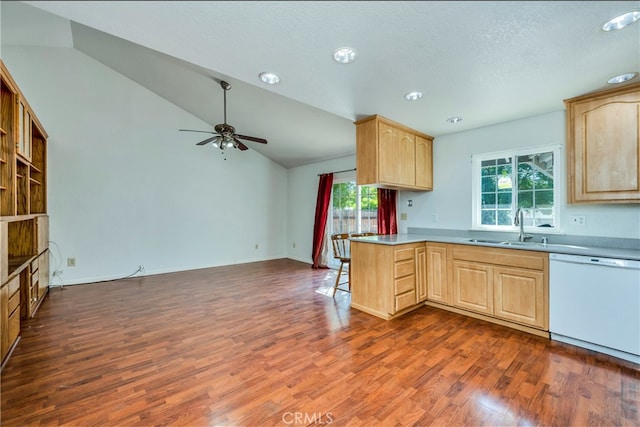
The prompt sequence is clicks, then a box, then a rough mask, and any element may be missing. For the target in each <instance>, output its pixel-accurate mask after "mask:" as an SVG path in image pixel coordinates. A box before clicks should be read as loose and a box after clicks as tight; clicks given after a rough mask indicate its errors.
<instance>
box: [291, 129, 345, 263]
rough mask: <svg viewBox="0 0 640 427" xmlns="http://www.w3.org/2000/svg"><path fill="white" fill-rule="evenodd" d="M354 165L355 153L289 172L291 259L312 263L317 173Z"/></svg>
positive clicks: (343, 168)
mask: <svg viewBox="0 0 640 427" xmlns="http://www.w3.org/2000/svg"><path fill="white" fill-rule="evenodd" d="M354 145H355V141H354ZM355 167H356V156H348V157H342V158H339V159H335V160H328V161H324V162H319V163H313V164H311V165H307V166H300V167H297V168H292V169H289V170H288V171H287V188H288V190H287V193H288V205H287V218H288V221H287V236H288V242H287V245H288V246H287V247H288V249H287V254H288V257H289V258H292V259H295V260H298V261H302V262H307V263H311V262H312V260H311V250H312V241H313V223H314V219H315V213H316V201H317V198H318V182H319V180H320V178H319V177H318V174H322V173H328V172H336V171H341V170H346V169H353V168H355ZM294 244H295V248H294Z"/></svg>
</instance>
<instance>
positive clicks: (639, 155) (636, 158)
mask: <svg viewBox="0 0 640 427" xmlns="http://www.w3.org/2000/svg"><path fill="white" fill-rule="evenodd" d="M564 102H565V105H566V107H567V168H568V170H567V180H568V182H567V187H568V188H567V190H568V197H567V200H568V202H569V203H638V202H640V140H639V135H640V83H636V84H632V85H626V86H621V87H618V88H616V89H612V90H607V91H601V92H595V93H590V94H586V95H583V96H579V97H577V98H572V99H567V100H565V101H564Z"/></svg>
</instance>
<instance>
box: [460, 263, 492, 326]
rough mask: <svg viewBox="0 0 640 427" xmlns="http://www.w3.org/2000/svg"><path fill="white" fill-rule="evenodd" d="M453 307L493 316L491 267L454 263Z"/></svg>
mask: <svg viewBox="0 0 640 427" xmlns="http://www.w3.org/2000/svg"><path fill="white" fill-rule="evenodd" d="M452 285H453V305H454V306H456V307H460V308H465V309H467V310H471V311H477V312H478V313H483V314H493V275H492V271H491V266H488V265H483V264H479V263H475V262H468V261H458V260H454V261H453V284H452Z"/></svg>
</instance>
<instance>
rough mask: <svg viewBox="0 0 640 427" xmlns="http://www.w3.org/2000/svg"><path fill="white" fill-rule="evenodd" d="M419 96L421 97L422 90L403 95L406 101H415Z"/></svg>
mask: <svg viewBox="0 0 640 427" xmlns="http://www.w3.org/2000/svg"><path fill="white" fill-rule="evenodd" d="M420 98H422V92H409V93H408V94H406V95H405V96H404V99H406V100H407V101H417V100H418V99H420Z"/></svg>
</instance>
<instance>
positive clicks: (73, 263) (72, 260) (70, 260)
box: [67, 258, 76, 267]
mask: <svg viewBox="0 0 640 427" xmlns="http://www.w3.org/2000/svg"><path fill="white" fill-rule="evenodd" d="M75 266H76V259H75V258H67V267H75Z"/></svg>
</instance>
